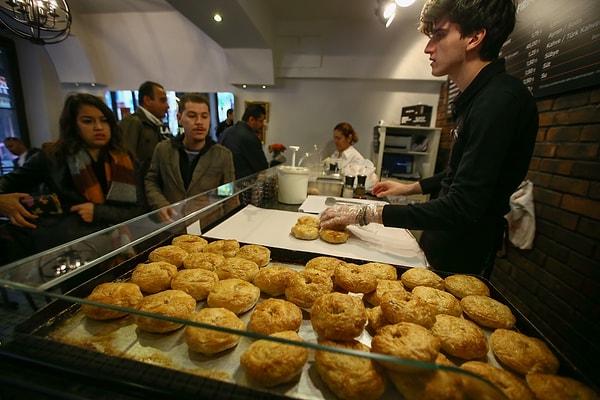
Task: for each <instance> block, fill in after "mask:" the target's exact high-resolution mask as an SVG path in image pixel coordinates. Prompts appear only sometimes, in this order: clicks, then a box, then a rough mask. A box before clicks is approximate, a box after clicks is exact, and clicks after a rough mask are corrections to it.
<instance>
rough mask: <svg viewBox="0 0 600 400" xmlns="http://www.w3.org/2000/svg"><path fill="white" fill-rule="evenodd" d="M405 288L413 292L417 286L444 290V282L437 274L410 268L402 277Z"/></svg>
mask: <svg viewBox="0 0 600 400" xmlns="http://www.w3.org/2000/svg"><path fill="white" fill-rule="evenodd" d="M400 279H401V280H402V283H404V287H405V288H406V289H408V290H413V288H415V287H417V286H429V287H432V288H435V289H439V290H444V280H443V279H442V277H441V276H439V275H438V274H436V273H435V272H433V271H431V270H428V269H423V268H410V269H408V270H406V271H404V272H403V273H402V275H400Z"/></svg>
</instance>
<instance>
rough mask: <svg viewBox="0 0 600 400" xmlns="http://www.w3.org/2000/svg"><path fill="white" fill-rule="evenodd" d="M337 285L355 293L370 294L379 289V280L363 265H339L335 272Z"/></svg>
mask: <svg viewBox="0 0 600 400" xmlns="http://www.w3.org/2000/svg"><path fill="white" fill-rule="evenodd" d="M334 280H335V284H336V285H337V286H339V287H341V288H342V289H344V290H347V291H349V292H354V293H369V292H372V291H373V290H375V289H377V278H376V277H375V275H374V274H373V273H372V272H371V271H370V270H364V269H363V268H362V265H358V264H353V263H346V262H344V263H339V264H338V265H337V267H335V272H334Z"/></svg>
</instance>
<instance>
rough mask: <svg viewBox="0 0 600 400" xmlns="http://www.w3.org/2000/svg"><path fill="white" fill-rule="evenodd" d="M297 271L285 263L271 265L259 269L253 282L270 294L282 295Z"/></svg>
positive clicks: (274, 295)
mask: <svg viewBox="0 0 600 400" xmlns="http://www.w3.org/2000/svg"><path fill="white" fill-rule="evenodd" d="M295 273H296V271H294V270H293V269H291V268H288V267H284V266H283V265H271V266H268V267H265V268H261V269H259V270H258V274H256V276H255V277H254V280H253V281H252V283H253V284H254V285H256V286H258V288H259V289H260V290H262V291H263V292H265V293H266V294H268V295H270V296H273V297H276V296H281V295H282V294H284V293H285V288H286V287H287V285H288V282H289V280H290V277H291V276H292V275H294V274H295Z"/></svg>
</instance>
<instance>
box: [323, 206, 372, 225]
mask: <svg viewBox="0 0 600 400" xmlns="http://www.w3.org/2000/svg"><path fill="white" fill-rule="evenodd" d="M379 215H380V211H379V209H378V208H377V206H376V205H374V204H365V205H360V206H359V205H357V206H348V205H336V206H333V207H329V208H326V209H325V210H323V211H322V212H321V214H320V215H319V219H320V220H321V228H324V229H334V230H343V229H344V228H346V226H348V225H361V226H363V225H367V224H369V223H371V222H379Z"/></svg>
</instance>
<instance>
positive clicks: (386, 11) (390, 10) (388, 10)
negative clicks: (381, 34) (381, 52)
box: [375, 0, 396, 28]
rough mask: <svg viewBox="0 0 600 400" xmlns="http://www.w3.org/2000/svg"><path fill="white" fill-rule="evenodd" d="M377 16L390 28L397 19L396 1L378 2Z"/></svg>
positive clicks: (380, 0)
mask: <svg viewBox="0 0 600 400" xmlns="http://www.w3.org/2000/svg"><path fill="white" fill-rule="evenodd" d="M375 15H377V18H379V20H380V21H381V22H382V23H383V24H385V27H386V28H388V27H389V26H390V25H391V24H392V22H393V21H394V18H395V17H396V3H395V2H394V0H377V8H376V9H375Z"/></svg>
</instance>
